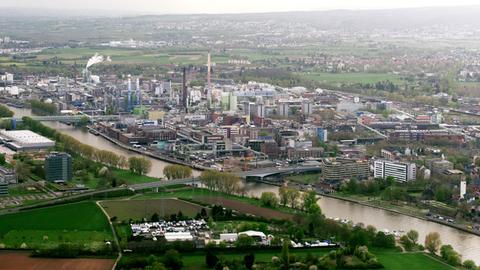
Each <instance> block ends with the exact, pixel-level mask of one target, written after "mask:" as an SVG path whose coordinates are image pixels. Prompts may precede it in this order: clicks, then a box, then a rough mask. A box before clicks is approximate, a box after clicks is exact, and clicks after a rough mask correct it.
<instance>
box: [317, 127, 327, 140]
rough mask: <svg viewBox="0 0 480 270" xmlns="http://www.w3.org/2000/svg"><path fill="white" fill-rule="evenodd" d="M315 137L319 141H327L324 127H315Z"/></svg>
mask: <svg viewBox="0 0 480 270" xmlns="http://www.w3.org/2000/svg"><path fill="white" fill-rule="evenodd" d="M317 138H318V139H319V140H320V141H321V142H327V140H328V132H327V130H326V129H324V128H320V127H317Z"/></svg>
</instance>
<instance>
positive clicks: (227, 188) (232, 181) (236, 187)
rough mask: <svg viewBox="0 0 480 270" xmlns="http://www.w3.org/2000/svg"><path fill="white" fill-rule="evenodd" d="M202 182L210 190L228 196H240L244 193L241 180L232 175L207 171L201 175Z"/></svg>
mask: <svg viewBox="0 0 480 270" xmlns="http://www.w3.org/2000/svg"><path fill="white" fill-rule="evenodd" d="M200 181H201V182H202V184H204V185H205V187H206V188H207V189H209V190H215V191H220V192H225V193H228V194H239V193H241V192H242V187H241V185H240V182H241V181H240V178H239V177H238V176H236V175H234V174H232V173H225V172H219V171H213V170H207V171H203V172H202V174H201V175H200Z"/></svg>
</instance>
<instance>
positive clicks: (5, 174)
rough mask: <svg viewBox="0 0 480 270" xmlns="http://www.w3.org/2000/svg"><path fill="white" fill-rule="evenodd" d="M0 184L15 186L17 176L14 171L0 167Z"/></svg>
mask: <svg viewBox="0 0 480 270" xmlns="http://www.w3.org/2000/svg"><path fill="white" fill-rule="evenodd" d="M0 182H5V183H7V184H16V183H17V182H18V179H17V174H16V173H15V171H14V170H11V169H7V168H5V167H3V166H0Z"/></svg>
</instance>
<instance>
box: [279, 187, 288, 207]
mask: <svg viewBox="0 0 480 270" xmlns="http://www.w3.org/2000/svg"><path fill="white" fill-rule="evenodd" d="M278 195H279V196H280V204H281V205H283V206H286V205H287V203H288V187H285V186H282V187H280V188H279V189H278Z"/></svg>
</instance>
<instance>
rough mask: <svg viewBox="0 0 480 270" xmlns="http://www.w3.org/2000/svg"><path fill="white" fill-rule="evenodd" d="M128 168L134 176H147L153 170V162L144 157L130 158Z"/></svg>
mask: <svg viewBox="0 0 480 270" xmlns="http://www.w3.org/2000/svg"><path fill="white" fill-rule="evenodd" d="M128 167H129V169H130V171H131V172H132V173H134V174H138V175H145V174H147V173H148V172H150V169H151V168H152V161H151V160H149V159H146V158H143V157H130V158H129V159H128Z"/></svg>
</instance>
